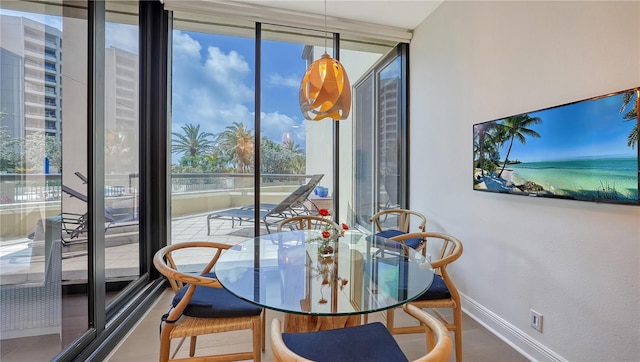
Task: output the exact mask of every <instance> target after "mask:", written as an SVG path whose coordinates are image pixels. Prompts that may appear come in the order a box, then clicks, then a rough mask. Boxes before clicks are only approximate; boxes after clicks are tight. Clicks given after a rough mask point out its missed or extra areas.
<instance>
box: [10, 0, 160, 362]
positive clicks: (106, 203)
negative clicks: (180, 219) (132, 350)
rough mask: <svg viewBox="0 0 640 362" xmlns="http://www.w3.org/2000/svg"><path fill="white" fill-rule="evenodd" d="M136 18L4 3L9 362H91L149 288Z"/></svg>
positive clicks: (101, 9)
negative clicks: (143, 239)
mask: <svg viewBox="0 0 640 362" xmlns="http://www.w3.org/2000/svg"><path fill="white" fill-rule="evenodd" d="M138 12H139V11H138V3H137V2H117V1H106V2H103V1H92V2H87V1H42V2H40V1H3V2H2V3H0V28H1V30H0V112H1V113H0V138H1V140H0V151H1V152H0V299H1V301H0V305H1V306H2V313H1V317H2V320H1V321H0V326H1V328H2V330H1V332H0V351H1V352H0V353H1V355H0V359H1V360H3V361H5V360H6V361H12V360H50V359H62V360H70V359H72V358H74V356H79V355H84V356H85V358H87V357H86V356H89V355H90V354H92V353H95V352H96V351H97V350H98V349H99V347H98V345H99V344H101V343H103V342H104V341H105V340H106V339H109V338H110V337H109V336H110V335H118V334H120V333H122V332H120V331H118V332H117V333H114V331H115V330H116V329H117V328H118V327H119V325H121V324H122V322H123V320H124V317H123V315H122V313H121V311H122V310H124V308H125V307H124V306H125V305H127V302H128V301H129V300H131V298H132V296H133V295H134V294H135V291H136V290H140V289H141V285H143V284H146V283H148V282H149V279H148V278H141V276H142V275H143V274H145V271H148V270H149V269H148V265H149V263H148V262H145V263H143V262H141V260H142V255H141V253H140V251H141V250H143V249H142V248H141V245H140V243H139V234H140V233H139V229H140V228H139V223H138V221H139V216H140V213H139V208H138V206H139V180H140V177H141V175H140V172H139V171H140V170H139V159H140V154H139V150H140V139H139V129H140V121H139V109H138V108H139V99H138V97H139V94H140V86H139V84H138V83H139V79H140V76H139V69H140V67H139V48H140V47H139V45H138V42H139V39H140V36H139V33H140V29H139V26H138V18H139V14H138ZM158 39H163V37H162V36H158ZM165 39H166V37H165ZM143 266H144V268H146V269H145V270H143ZM134 281H136V283H137V284H136V283H132V282H134ZM133 284H136V285H133ZM100 353H102V352H100Z"/></svg>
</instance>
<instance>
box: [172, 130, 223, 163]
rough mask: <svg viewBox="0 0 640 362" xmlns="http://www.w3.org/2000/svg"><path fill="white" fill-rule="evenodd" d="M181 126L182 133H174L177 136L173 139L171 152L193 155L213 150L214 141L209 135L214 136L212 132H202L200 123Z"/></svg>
mask: <svg viewBox="0 0 640 362" xmlns="http://www.w3.org/2000/svg"><path fill="white" fill-rule="evenodd" d="M181 128H182V133H178V132H173V133H172V135H173V137H175V138H174V139H172V140H171V143H172V145H171V146H172V150H171V152H173V153H182V154H184V155H185V156H192V157H193V156H197V155H201V154H205V153H208V152H210V151H211V149H212V148H213V141H212V140H210V139H209V137H213V134H212V133H209V132H200V125H193V124H188V125H186V126H182V127H181Z"/></svg>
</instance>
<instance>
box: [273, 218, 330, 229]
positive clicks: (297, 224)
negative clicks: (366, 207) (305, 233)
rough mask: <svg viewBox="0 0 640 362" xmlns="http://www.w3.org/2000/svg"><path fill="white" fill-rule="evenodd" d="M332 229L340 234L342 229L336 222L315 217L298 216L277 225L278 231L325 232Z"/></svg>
mask: <svg viewBox="0 0 640 362" xmlns="http://www.w3.org/2000/svg"><path fill="white" fill-rule="evenodd" d="M327 227H330V228H334V229H335V230H336V231H337V232H340V231H341V230H342V228H341V227H340V225H338V224H337V223H336V222H334V221H332V220H330V219H327V218H324V217H322V216H316V215H298V216H292V217H289V218H286V219H284V220H282V221H280V223H279V224H278V231H283V230H326V228H327Z"/></svg>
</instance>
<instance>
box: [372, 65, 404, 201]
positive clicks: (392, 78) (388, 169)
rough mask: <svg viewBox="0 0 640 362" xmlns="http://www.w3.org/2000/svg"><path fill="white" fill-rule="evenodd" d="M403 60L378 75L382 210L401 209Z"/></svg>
mask: <svg viewBox="0 0 640 362" xmlns="http://www.w3.org/2000/svg"><path fill="white" fill-rule="evenodd" d="M400 85H401V79H400V58H399V57H396V58H395V59H394V60H393V61H391V62H390V63H389V64H387V65H386V66H385V67H384V68H383V69H382V70H381V71H380V73H379V74H378V104H377V106H378V129H377V133H378V137H377V138H378V147H377V148H378V167H377V177H378V189H377V191H378V195H377V200H378V204H379V208H385V209H392V208H397V207H399V206H400V194H399V192H400V187H399V186H400V166H401V160H400V156H401V155H400V143H401V140H400V123H401V119H400V107H399V106H400V104H401V99H400V97H401V90H400Z"/></svg>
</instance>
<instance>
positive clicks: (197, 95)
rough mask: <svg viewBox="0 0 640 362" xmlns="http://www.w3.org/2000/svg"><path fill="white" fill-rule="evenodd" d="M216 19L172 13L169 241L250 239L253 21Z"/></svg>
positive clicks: (253, 76) (251, 231) (251, 229)
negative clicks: (231, 22)
mask: <svg viewBox="0 0 640 362" xmlns="http://www.w3.org/2000/svg"><path fill="white" fill-rule="evenodd" d="M216 20H220V19H213V18H210V17H200V16H198V15H196V14H184V13H178V12H175V13H174V29H173V33H172V36H173V47H172V49H173V54H172V63H173V64H172V79H171V83H172V86H171V89H172V104H171V107H172V108H171V132H172V153H171V163H172V167H171V178H172V179H171V188H172V190H171V191H172V196H171V216H172V223H171V231H172V235H171V243H178V242H183V241H189V240H215V241H218V242H226V243H235V242H237V241H240V240H244V239H246V238H247V237H251V236H253V223H252V222H250V220H248V219H249V218H250V219H253V217H252V215H253V202H254V193H253V192H254V174H253V171H254V170H253V167H254V166H253V165H254V161H253V158H254V142H255V140H254V136H255V130H254V123H255V122H254V108H255V107H254V103H255V99H254V97H255V95H254V91H255V82H254V79H255V72H254V68H255V66H254V64H255V54H254V53H255V50H254V49H255V40H254V39H253V35H254V30H253V27H254V25H253V23H247V24H243V23H239V22H236V23H234V24H233V25H228V26H223V25H220V24H224V22H222V23H221V22H216ZM228 210H234V211H232V212H233V213H230V212H229V211H228ZM241 219H242V220H241Z"/></svg>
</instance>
